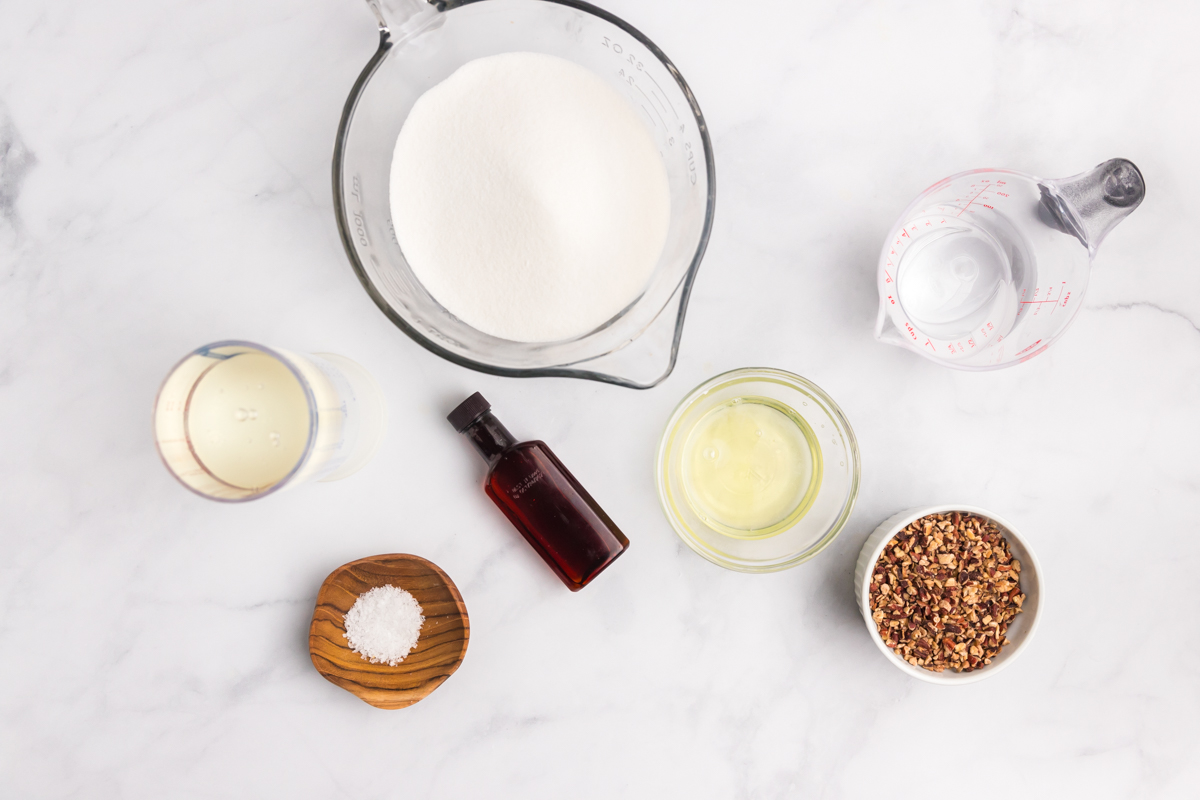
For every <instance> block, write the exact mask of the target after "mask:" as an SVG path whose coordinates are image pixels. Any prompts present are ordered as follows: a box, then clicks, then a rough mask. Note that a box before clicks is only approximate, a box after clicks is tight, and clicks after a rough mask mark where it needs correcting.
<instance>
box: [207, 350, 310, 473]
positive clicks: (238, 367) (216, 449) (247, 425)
mask: <svg viewBox="0 0 1200 800" xmlns="http://www.w3.org/2000/svg"><path fill="white" fill-rule="evenodd" d="M184 424H185V426H186V430H187V436H188V440H189V442H190V444H191V447H192V451H193V452H194V453H195V455H196V458H197V460H199V461H200V463H201V464H202V465H203V466H204V468H205V469H206V470H208V471H209V473H211V474H212V475H213V476H214V477H215V478H217V479H218V480H220V481H223V482H224V483H227V484H230V485H231V486H236V487H239V488H242V489H261V488H266V487H269V486H272V485H274V484H276V483H278V482H279V481H281V480H283V479H284V478H285V477H287V475H288V473H290V472H291V471H292V469H293V468H294V467H295V466H296V465H297V464H298V463H299V462H300V459H301V457H302V456H303V455H304V449H305V446H306V445H307V444H308V435H309V405H308V397H307V396H306V394H305V392H304V387H303V386H302V385H301V384H300V381H299V379H298V378H297V377H296V376H295V375H294V374H293V373H292V371H291V370H290V369H288V368H287V366H286V365H285V364H283V363H282V362H280V361H279V360H277V359H275V358H273V357H271V356H269V355H267V354H265V353H253V352H252V353H242V354H240V355H236V356H233V357H232V358H229V359H227V360H225V361H221V362H220V363H218V364H217V365H216V366H214V367H212V368H211V369H209V370H208V372H206V373H204V375H202V376H201V377H200V379H199V380H198V381H197V382H196V386H195V387H194V388H193V389H192V393H191V396H190V397H189V398H188V404H187V411H186V415H185V422H184Z"/></svg>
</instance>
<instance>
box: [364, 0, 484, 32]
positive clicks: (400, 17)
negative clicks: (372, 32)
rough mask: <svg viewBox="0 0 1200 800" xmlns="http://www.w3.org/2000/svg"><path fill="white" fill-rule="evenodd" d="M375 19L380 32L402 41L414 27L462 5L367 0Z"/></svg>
mask: <svg viewBox="0 0 1200 800" xmlns="http://www.w3.org/2000/svg"><path fill="white" fill-rule="evenodd" d="M367 5H368V6H370V8H371V11H373V12H375V19H377V20H378V21H379V30H380V31H382V32H383V33H385V34H386V33H389V32H390V33H391V34H392V38H393V39H397V40H399V39H402V38H404V37H403V34H404V33H405V32H408V31H410V29H412V28H413V27H414V26H418V27H419V26H423V25H424V24H425V23H427V22H429V21H430V20H431V19H432V18H434V17H435V16H436V15H437V12H439V11H445V10H446V9H447V8H453V7H455V6H457V5H461V3H460V2H456V1H455V0H451V2H440V3H439V2H436V0H367Z"/></svg>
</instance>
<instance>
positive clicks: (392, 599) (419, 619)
mask: <svg viewBox="0 0 1200 800" xmlns="http://www.w3.org/2000/svg"><path fill="white" fill-rule="evenodd" d="M424 621H425V617H424V616H423V615H422V611H421V604H420V603H418V602H417V600H416V598H415V597H413V596H412V595H411V594H409V593H408V592H406V591H404V590H403V589H397V588H396V587H395V586H376V587H375V588H374V589H371V590H370V591H368V592H364V593H363V594H360V595H359V596H358V599H357V600H355V601H354V605H353V606H351V607H350V610H349V611H347V612H346V640H347V641H348V642H350V649H351V650H353V651H354V652H356V653H358V654H359V655H360V656H362V657H363V658H365V659H367V660H368V661H370V662H371V663H372V664H387V665H388V666H391V667H394V666H396V665H397V664H399V663H400V662H401V661H403V660H404V658H405V656H407V655H408V654H409V653H410V652H411V651H412V649H413V648H414V647H415V646H416V644H417V638H418V637H419V636H420V635H421V623H423V622H424Z"/></svg>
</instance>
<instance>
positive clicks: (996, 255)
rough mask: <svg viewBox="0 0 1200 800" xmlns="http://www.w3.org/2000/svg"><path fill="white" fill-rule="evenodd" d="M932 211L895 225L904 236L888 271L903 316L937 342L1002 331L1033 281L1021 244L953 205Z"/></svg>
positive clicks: (1013, 236) (1008, 326) (1007, 327)
mask: <svg viewBox="0 0 1200 800" xmlns="http://www.w3.org/2000/svg"><path fill="white" fill-rule="evenodd" d="M932 212H933V213H929V212H926V213H923V214H920V215H918V216H916V217H914V218H913V219H911V220H909V222H908V223H906V224H905V226H904V228H903V231H904V232H903V234H902V235H905V236H909V237H910V238H911V239H912V241H911V243H910V244H909V245H908V247H907V248H905V250H904V252H903V255H902V256H901V258H900V262H899V264H898V265H897V274H896V294H897V296H898V298H899V300H900V304H901V306H902V307H903V309H904V313H905V314H906V315H907V317H908V318H909V320H910V321H911V322H912V324H913V325H914V326H916V327H917V328H918V329H919V330H920V331H921V332H922V333H924V334H925V335H927V336H930V337H932V338H933V339H937V340H957V339H966V338H969V337H971V336H977V335H979V332H980V331H983V332H984V333H985V335H986V334H994V335H998V336H1004V335H1007V334H1008V332H1009V331H1010V330H1011V329H1012V327H1013V326H1014V325H1015V323H1016V319H1017V312H1018V308H1019V305H1020V298H1021V296H1022V292H1023V291H1025V290H1026V289H1027V287H1028V285H1029V284H1030V283H1031V281H1032V278H1033V275H1032V273H1033V269H1032V263H1031V260H1030V259H1029V258H1028V257H1027V255H1026V254H1027V253H1028V247H1027V246H1026V245H1025V244H1024V243H1023V242H1022V241H1021V239H1020V237H1019V235H1017V234H1016V232H1015V231H1009V230H1004V229H1003V227H999V228H998V227H997V226H995V225H990V226H988V227H984V226H983V225H981V224H979V222H978V221H977V220H976V219H974V218H969V217H968V218H964V217H963V216H959V215H958V210H957V209H933V210H932Z"/></svg>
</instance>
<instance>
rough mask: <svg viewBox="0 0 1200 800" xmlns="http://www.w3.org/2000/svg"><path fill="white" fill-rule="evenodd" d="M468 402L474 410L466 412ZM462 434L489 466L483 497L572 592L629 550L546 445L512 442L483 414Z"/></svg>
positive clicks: (493, 421) (613, 525) (498, 423)
mask: <svg viewBox="0 0 1200 800" xmlns="http://www.w3.org/2000/svg"><path fill="white" fill-rule="evenodd" d="M477 397H478V401H476V400H475V398H477ZM472 401H475V402H476V405H475V406H474V407H468V404H469V403H472ZM481 404H482V406H483V407H485V408H486V401H485V400H483V398H482V397H481V396H479V395H478V394H477V395H475V396H473V397H472V398H470V399H469V400H468V401H467V402H466V403H463V405H462V406H460V407H459V409H464V408H468V410H469V411H474V410H475V409H477V408H478V407H480V405H481ZM458 413H459V411H458V410H456V411H455V414H458ZM455 414H451V415H450V416H451V422H455ZM456 427H457V425H456ZM461 432H462V433H463V434H464V435H465V436H466V437H467V438H468V439H470V440H471V443H472V444H473V445H475V449H476V450H478V451H479V453H480V455H482V456H483V457H484V458H485V459H487V461H488V464H489V469H488V475H487V482H486V484H485V486H484V488H485V490H486V491H487V493H488V496H489V497H491V498H492V501H493V502H494V503H495V504H496V505H497V506H499V507H500V510H501V511H503V512H504V515H505V516H506V517H508V519H509V521H510V522H512V524H513V525H514V526H515V527H516V528H517V530H519V531H520V532H521V534H522V535H523V536H524V537H525V539H526V541H528V542H529V543H530V544H531V545H533V548H534V549H535V550H537V551H538V553H539V554H541V556H542V558H543V559H544V560H545V561H546V563H547V564H549V565H550V567H551V568H552V569H553V570H554V572H555V573H556V574H557V575H558V577H559V578H561V579H562V582H563V583H565V584H566V585H567V588H569V589H570V590H571V591H573V592H577V591H579V590H580V589H582V588H583V587H584V586H587V585H588V583H590V582H591V580H592V579H593V578H595V577H596V576H597V575H599V574H600V572H601V571H603V570H604V569H605V567H607V566H608V565H609V564H611V563H612V562H613V561H615V560H616V559H617V556H619V555H621V554H622V553H624V552H625V550H626V549H627V548H628V547H629V540H628V539H626V538H625V535H624V534H623V533H621V531H620V529H619V528H617V526H616V525H615V524H613V521H612V520H611V519H609V517H608V515H607V514H605V513H604V510H603V509H602V508H600V506H599V505H597V503H596V501H595V500H593V499H592V496H591V495H589V494H588V493H587V491H586V490H585V489H584V488H583V487H582V486H580V485H579V482H578V481H577V480H575V478H574V476H573V475H571V473H570V472H569V471H568V470H567V468H566V467H565V466H563V463H562V462H561V461H559V460H558V457H557V456H555V455H554V453H552V452H551V451H550V448H549V447H547V446H546V443H545V442H539V441H533V442H521V443H517V442H516V440H515V439H513V436H512V434H510V433H509V432H508V430H507V429H506V428H505V427H504V426H503V425H501V424H500V421H499V420H497V419H496V417H495V416H493V415H492V413H491V412H490V411H487V410H485V411H483V412H482V413H481V414H479V415H478V416H476V417H475V418H474V420H473V421H471V422H470V423H469V424H467V426H466V427H465V428H463V429H462V430H461Z"/></svg>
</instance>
